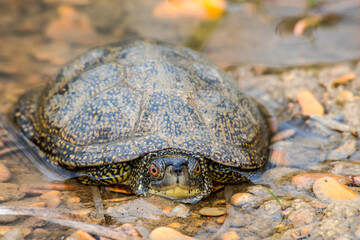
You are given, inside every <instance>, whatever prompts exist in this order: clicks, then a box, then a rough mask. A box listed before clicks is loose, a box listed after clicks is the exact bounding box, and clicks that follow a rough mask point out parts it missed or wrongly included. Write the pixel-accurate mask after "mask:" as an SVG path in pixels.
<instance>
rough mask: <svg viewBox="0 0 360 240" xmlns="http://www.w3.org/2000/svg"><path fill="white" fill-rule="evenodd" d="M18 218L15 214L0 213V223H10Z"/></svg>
mask: <svg viewBox="0 0 360 240" xmlns="http://www.w3.org/2000/svg"><path fill="white" fill-rule="evenodd" d="M17 219H18V217H17V216H15V215H0V223H5V224H6V223H12V222H15V221H16V220H17Z"/></svg>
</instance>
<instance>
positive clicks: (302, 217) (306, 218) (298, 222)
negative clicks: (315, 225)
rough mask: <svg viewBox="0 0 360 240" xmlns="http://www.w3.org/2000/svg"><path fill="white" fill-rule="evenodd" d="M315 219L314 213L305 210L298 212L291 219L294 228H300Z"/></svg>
mask: <svg viewBox="0 0 360 240" xmlns="http://www.w3.org/2000/svg"><path fill="white" fill-rule="evenodd" d="M314 219H315V213H314V212H312V211H310V210H308V209H305V210H301V211H300V212H298V213H297V214H296V215H295V217H294V218H293V219H292V222H291V223H292V224H293V225H294V227H300V226H304V225H308V224H310V223H311V222H312V221H314Z"/></svg>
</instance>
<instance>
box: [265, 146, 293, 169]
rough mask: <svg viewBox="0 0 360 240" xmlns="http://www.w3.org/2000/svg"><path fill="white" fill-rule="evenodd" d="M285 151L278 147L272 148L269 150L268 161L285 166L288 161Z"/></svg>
mask: <svg viewBox="0 0 360 240" xmlns="http://www.w3.org/2000/svg"><path fill="white" fill-rule="evenodd" d="M285 156H286V153H285V152H284V151H282V150H279V149H272V150H271V151H270V157H269V161H270V163H272V164H273V165H275V166H286V165H288V162H287V161H286V157H285Z"/></svg>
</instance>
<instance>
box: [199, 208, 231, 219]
mask: <svg viewBox="0 0 360 240" xmlns="http://www.w3.org/2000/svg"><path fill="white" fill-rule="evenodd" d="M199 213H200V214H201V215H203V216H207V217H219V216H222V215H225V214H226V209H225V208H211V207H205V208H202V209H200V210H199Z"/></svg>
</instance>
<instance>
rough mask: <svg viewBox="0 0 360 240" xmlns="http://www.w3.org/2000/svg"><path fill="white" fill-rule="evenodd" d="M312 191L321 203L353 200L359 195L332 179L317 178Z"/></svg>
mask: <svg viewBox="0 0 360 240" xmlns="http://www.w3.org/2000/svg"><path fill="white" fill-rule="evenodd" d="M313 191H314V193H315V195H316V197H317V198H318V199H320V200H323V201H329V200H332V201H336V200H344V201H346V200H354V199H357V198H359V197H360V195H359V194H357V193H356V192H354V191H352V190H351V189H350V188H348V187H347V186H345V185H344V184H342V183H341V182H339V181H338V180H336V179H334V178H332V177H323V178H319V179H317V180H316V181H315V182H314V185H313Z"/></svg>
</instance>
